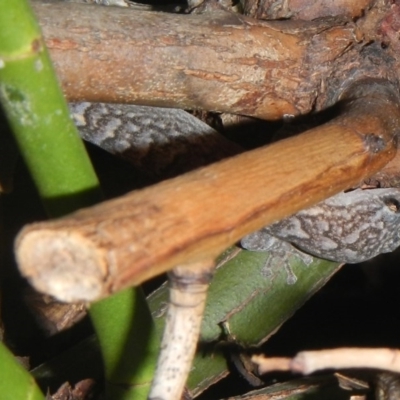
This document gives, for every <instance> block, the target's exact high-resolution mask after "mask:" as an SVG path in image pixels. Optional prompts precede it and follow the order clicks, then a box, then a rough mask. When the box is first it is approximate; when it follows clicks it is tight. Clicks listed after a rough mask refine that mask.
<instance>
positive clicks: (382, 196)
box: [241, 188, 400, 283]
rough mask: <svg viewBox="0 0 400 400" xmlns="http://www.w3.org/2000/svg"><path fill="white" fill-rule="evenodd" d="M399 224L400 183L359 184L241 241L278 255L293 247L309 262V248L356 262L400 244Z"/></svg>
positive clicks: (319, 254)
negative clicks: (389, 186) (399, 186)
mask: <svg viewBox="0 0 400 400" xmlns="http://www.w3.org/2000/svg"><path fill="white" fill-rule="evenodd" d="M399 229H400V189H395V188H392V189H370V190H361V189H358V190H354V191H352V192H348V193H340V194H338V195H336V196H333V197H331V198H329V199H327V200H325V201H323V202H321V203H319V204H317V205H315V206H313V207H311V208H308V209H306V210H303V211H300V212H299V213H297V214H295V215H293V216H291V217H289V218H286V219H283V220H282V221H279V222H277V223H274V224H272V225H270V226H268V227H266V228H263V229H262V230H260V231H257V232H254V233H252V234H250V235H248V236H245V237H244V238H243V239H242V241H241V244H242V246H243V247H244V248H246V249H248V250H254V251H272V252H275V253H276V254H277V255H278V256H279V257H283V256H284V255H285V254H287V253H292V254H294V255H296V256H298V257H301V258H302V260H303V261H304V262H305V263H306V264H309V263H311V258H310V257H308V256H307V254H312V255H314V256H317V257H320V258H323V259H327V260H332V261H337V262H343V263H350V264H354V263H358V262H362V261H366V260H369V259H371V258H373V257H375V256H377V255H378V254H381V253H388V252H391V251H393V250H395V249H396V248H397V247H399V245H400V235H399ZM292 245H294V246H295V247H296V248H297V249H300V250H302V251H304V252H305V253H307V254H304V253H302V252H299V251H298V250H296V248H294V247H293V246H292ZM271 258H272V257H271ZM281 262H284V263H285V260H283V261H281ZM285 266H286V267H287V265H285ZM270 267H271V266H266V271H268V268H270ZM288 281H289V282H290V283H294V282H293V281H295V277H293V276H289V279H288Z"/></svg>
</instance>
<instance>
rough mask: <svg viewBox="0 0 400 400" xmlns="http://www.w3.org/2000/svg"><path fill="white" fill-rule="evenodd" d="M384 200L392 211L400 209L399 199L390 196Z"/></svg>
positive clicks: (396, 211)
mask: <svg viewBox="0 0 400 400" xmlns="http://www.w3.org/2000/svg"><path fill="white" fill-rule="evenodd" d="M383 202H384V203H385V204H386V206H387V207H388V208H389V210H390V211H392V212H394V213H398V212H399V211H400V202H399V200H397V199H395V198H393V197H388V198H386V199H384V200H383Z"/></svg>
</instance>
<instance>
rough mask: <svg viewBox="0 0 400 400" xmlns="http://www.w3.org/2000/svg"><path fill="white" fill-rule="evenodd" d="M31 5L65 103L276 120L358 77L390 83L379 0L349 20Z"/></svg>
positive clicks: (386, 24) (391, 39) (392, 21)
mask: <svg viewBox="0 0 400 400" xmlns="http://www.w3.org/2000/svg"><path fill="white" fill-rule="evenodd" d="M367 4H368V2H366V1H364V2H362V4H361V5H360V8H362V9H363V7H366V5H367ZM34 9H35V11H36V13H37V16H38V18H39V21H40V23H41V26H42V29H43V33H44V37H45V40H46V44H47V46H48V48H49V49H50V53H51V57H52V59H53V61H54V63H55V66H56V69H57V72H58V75H59V77H60V80H61V83H62V85H63V88H64V91H65V93H66V95H67V98H68V99H69V100H71V101H80V100H86V101H104V102H131V103H140V104H147V105H159V106H168V107H177V108H187V109H196V108H200V109H205V110H214V111H223V112H231V113H236V114H242V115H249V116H256V117H260V118H264V119H280V118H282V116H284V115H299V114H306V113H309V112H310V111H316V110H321V109H324V108H326V107H328V106H329V105H331V104H333V103H335V102H336V100H337V94H338V93H341V92H342V90H343V88H345V87H347V86H348V85H349V84H351V83H352V82H354V81H355V80H357V79H359V78H365V77H374V78H386V79H388V80H390V81H391V82H392V83H393V84H395V85H396V84H397V81H398V71H399V68H398V61H397V58H396V56H397V47H398V45H397V40H396V35H395V32H396V31H397V25H398V15H399V14H400V13H399V9H398V6H397V5H390V2H389V1H380V2H379V7H378V6H376V7H373V8H371V9H369V10H368V12H367V11H365V15H363V16H362V17H360V18H359V19H357V21H356V22H353V20H352V19H349V18H346V17H343V16H337V17H326V18H319V19H317V20H313V21H304V20H301V21H300V20H289V21H259V20H255V19H252V18H249V17H245V16H241V15H238V14H234V13H230V12H226V11H222V10H221V11H216V12H213V13H205V14H194V15H176V14H167V13H160V12H138V11H133V10H129V9H125V8H124V9H118V8H108V7H95V6H91V5H85V4H82V5H81V4H74V5H73V7H71V4H68V3H62V2H47V3H37V2H34ZM354 13H355V14H357V12H354ZM354 13H353V14H354ZM313 15H314V14H313Z"/></svg>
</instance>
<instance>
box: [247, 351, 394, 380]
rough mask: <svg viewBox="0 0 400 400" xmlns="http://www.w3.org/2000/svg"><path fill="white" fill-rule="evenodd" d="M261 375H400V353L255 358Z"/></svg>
mask: <svg viewBox="0 0 400 400" xmlns="http://www.w3.org/2000/svg"><path fill="white" fill-rule="evenodd" d="M252 361H253V362H254V363H255V364H257V365H258V371H259V373H260V374H265V373H267V372H270V371H277V370H279V371H292V372H298V373H301V374H312V373H313V372H315V371H319V370H322V369H346V368H374V369H382V370H386V371H391V372H397V373H400V350H397V349H385V348H383V349H360V348H352V347H348V348H346V347H345V348H338V349H333V350H320V351H302V352H300V353H298V354H297V355H296V356H295V357H294V358H293V359H290V358H275V357H272V358H268V357H264V356H259V355H258V356H253V357H252Z"/></svg>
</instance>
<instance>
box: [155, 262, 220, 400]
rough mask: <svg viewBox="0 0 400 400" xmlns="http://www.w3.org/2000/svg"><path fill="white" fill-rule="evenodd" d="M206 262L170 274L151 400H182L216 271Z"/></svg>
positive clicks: (179, 268) (181, 268)
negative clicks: (162, 333)
mask: <svg viewBox="0 0 400 400" xmlns="http://www.w3.org/2000/svg"><path fill="white" fill-rule="evenodd" d="M214 265H215V263H214V261H213V260H211V261H210V260H207V261H202V262H198V263H195V264H188V265H185V266H179V267H177V268H175V269H174V270H173V271H172V272H171V273H170V274H169V278H170V301H169V305H168V313H167V317H166V325H165V328H164V335H163V339H162V343H161V351H160V355H159V358H158V363H157V369H156V373H155V376H154V379H153V383H152V387H151V390H150V395H149V399H151V400H177V399H180V398H181V396H182V393H183V390H184V387H185V383H186V379H187V376H188V374H189V371H190V367H191V364H192V361H193V357H194V353H195V351H196V346H197V341H198V338H199V334H200V326H201V321H202V317H203V311H204V306H205V303H206V297H207V289H208V285H209V283H210V280H211V277H212V272H213V270H214Z"/></svg>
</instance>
